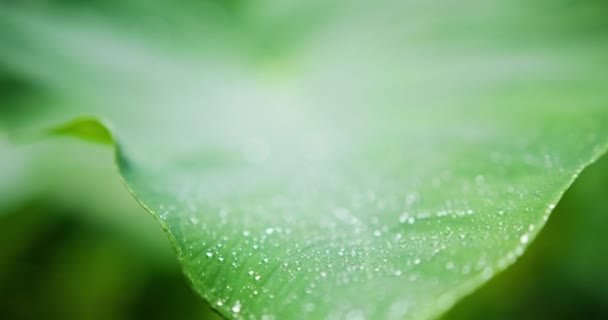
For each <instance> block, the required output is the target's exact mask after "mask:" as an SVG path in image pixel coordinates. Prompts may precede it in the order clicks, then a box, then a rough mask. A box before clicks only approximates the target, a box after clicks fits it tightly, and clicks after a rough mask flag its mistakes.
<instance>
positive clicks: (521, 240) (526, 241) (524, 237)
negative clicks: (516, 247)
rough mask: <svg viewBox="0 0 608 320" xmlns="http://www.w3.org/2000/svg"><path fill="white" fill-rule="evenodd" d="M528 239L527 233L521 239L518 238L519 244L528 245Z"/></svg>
mask: <svg viewBox="0 0 608 320" xmlns="http://www.w3.org/2000/svg"><path fill="white" fill-rule="evenodd" d="M528 240H530V239H529V237H528V234H527V233H524V234H523V235H522V236H521V238H519V242H521V244H526V243H528Z"/></svg>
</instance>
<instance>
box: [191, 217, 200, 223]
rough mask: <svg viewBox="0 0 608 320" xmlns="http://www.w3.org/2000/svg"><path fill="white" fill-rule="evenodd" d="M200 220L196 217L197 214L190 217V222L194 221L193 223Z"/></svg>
mask: <svg viewBox="0 0 608 320" xmlns="http://www.w3.org/2000/svg"><path fill="white" fill-rule="evenodd" d="M198 221H199V220H198V218H197V217H195V216H191V217H190V222H192V224H198Z"/></svg>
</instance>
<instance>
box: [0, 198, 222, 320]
mask: <svg viewBox="0 0 608 320" xmlns="http://www.w3.org/2000/svg"><path fill="white" fill-rule="evenodd" d="M69 210H70V209H66V208H64V207H62V206H60V205H56V204H54V203H53V202H52V201H50V200H40V199H32V200H31V201H29V202H28V203H27V204H25V205H24V206H22V207H20V208H17V209H15V210H14V212H5V213H4V214H3V216H2V219H1V220H0V221H1V223H0V261H1V263H0V318H1V319H6V320H12V319H15V320H27V319H49V320H52V319H66V320H70V319H74V320H76V319H92V320H94V319H97V320H106V319H107V320H110V319H111V320H120V319H151V320H154V319H158V320H160V319H218V316H217V315H216V314H215V313H214V312H213V311H211V309H209V308H208V306H207V305H206V304H205V303H204V301H203V300H201V299H200V298H199V297H198V296H197V295H196V294H195V293H194V292H193V291H192V290H191V289H190V288H189V287H188V284H187V282H186V281H185V279H184V277H183V275H182V273H181V270H180V268H179V265H178V263H177V261H175V263H173V264H171V265H169V266H167V265H159V264H157V263H152V262H151V261H149V259H148V258H147V257H146V255H145V254H142V253H141V252H140V251H139V250H138V247H137V246H134V245H132V244H131V243H130V242H128V241H125V240H124V237H122V236H121V235H117V234H115V233H112V232H111V230H107V229H105V228H104V227H100V226H99V225H95V224H92V223H90V221H86V220H85V219H79V218H77V217H78V213H70V212H66V211H69ZM81 214H82V213H81Z"/></svg>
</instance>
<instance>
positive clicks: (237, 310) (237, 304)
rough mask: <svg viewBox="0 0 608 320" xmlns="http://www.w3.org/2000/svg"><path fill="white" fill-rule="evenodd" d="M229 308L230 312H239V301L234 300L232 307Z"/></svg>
mask: <svg viewBox="0 0 608 320" xmlns="http://www.w3.org/2000/svg"><path fill="white" fill-rule="evenodd" d="M230 310H232V312H234V313H239V312H241V303H240V302H239V301H237V302H235V303H234V305H233V306H232V308H230Z"/></svg>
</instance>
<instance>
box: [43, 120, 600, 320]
mask: <svg viewBox="0 0 608 320" xmlns="http://www.w3.org/2000/svg"><path fill="white" fill-rule="evenodd" d="M49 136H69V137H75V138H78V139H82V140H85V141H89V142H94V143H100V144H104V145H109V146H111V147H112V148H113V153H114V165H116V168H117V170H118V173H119V176H120V179H121V181H122V183H123V185H124V186H125V187H126V189H127V190H128V191H129V193H130V194H131V195H132V196H133V198H134V199H135V201H137V203H139V204H140V205H141V206H142V207H143V208H144V209H145V210H146V211H148V212H149V213H150V214H151V215H152V217H153V218H154V219H155V220H156V221H157V222H158V223H159V224H160V226H161V227H162V229H163V230H164V231H165V233H166V234H167V237H168V238H169V242H170V243H171V246H172V247H173V249H174V250H175V252H176V254H177V259H178V261H179V263H180V264H181V265H183V263H182V262H183V260H184V252H182V250H181V249H180V246H179V245H178V243H177V240H176V239H175V237H174V236H173V234H172V233H171V231H170V230H169V227H168V226H167V224H166V223H165V222H164V221H163V220H162V219H160V218H159V215H158V213H156V212H155V211H154V210H153V209H152V208H150V207H149V206H148V205H147V204H146V203H145V202H144V201H143V200H142V199H141V198H140V197H139V196H138V194H137V192H136V191H135V190H134V188H133V187H132V186H131V185H130V184H129V181H127V178H126V177H127V176H128V174H127V173H126V172H127V171H128V170H130V168H133V163H131V160H130V159H129V158H128V157H127V155H126V153H125V151H124V150H123V148H122V146H121V144H120V141H119V139H118V138H117V136H116V132H115V131H113V129H112V127H111V125H110V123H109V122H108V121H106V120H104V119H101V118H98V117H94V116H91V117H81V118H76V119H73V120H71V121H67V122H65V123H64V124H61V125H58V126H56V127H52V128H50V129H48V130H45V131H43V132H42V134H41V135H38V137H49ZM607 153H608V143H606V144H605V145H603V146H601V147H600V148H596V149H595V150H594V154H592V155H591V157H590V159H589V160H587V161H586V162H584V163H583V165H582V166H581V167H579V168H577V170H576V172H573V174H572V175H570V176H571V178H570V180H569V181H567V182H566V183H565V184H564V185H563V186H562V187H561V188H560V190H559V192H558V193H557V196H556V197H555V199H553V202H552V203H557V202H558V201H559V200H560V199H561V198H562V196H563V195H564V193H565V192H566V191H567V190H568V189H569V188H570V186H571V185H572V184H573V183H574V181H575V180H576V179H577V177H578V176H579V175H580V173H581V172H582V171H583V170H584V169H585V168H587V167H588V166H590V165H591V164H593V163H595V162H596V161H598V160H599V159H600V158H601V157H602V156H603V155H605V154H607ZM544 223H546V222H543V226H544ZM536 235H538V233H536ZM536 235H534V236H533V238H535V237H536ZM531 240H533V239H531ZM531 242H532V241H530V242H529V243H528V245H529V244H530V243H531ZM511 264H512V263H511ZM511 264H508V265H506V266H504V267H502V268H501V267H497V269H496V272H495V273H494V275H493V276H496V274H498V273H499V272H502V271H504V270H505V269H507V268H508V267H509V266H510V265H511ZM182 271H183V272H184V274H185V275H186V277H187V279H188V281H189V284H190V286H191V287H192V288H193V289H194V291H195V292H196V293H197V294H198V295H200V296H201V297H202V298H203V299H204V300H205V301H207V302H209V297H206V296H205V294H204V293H203V292H201V291H200V290H198V289H197V288H196V287H195V286H194V285H193V284H194V283H195V281H194V279H193V278H194V275H192V274H191V273H190V272H189V270H187V269H186V268H182ZM488 280H489V279H485V280H482V279H480V278H476V279H474V280H472V281H468V282H463V283H462V284H461V285H460V286H459V287H458V288H454V289H453V296H455V297H457V299H454V303H452V304H450V305H445V304H441V305H439V304H437V305H436V306H434V307H433V310H427V312H425V313H424V314H425V315H428V316H430V318H437V317H439V316H441V315H442V314H443V313H445V312H446V311H448V310H449V309H450V308H451V307H453V305H454V304H456V303H457V302H458V301H459V300H461V299H462V298H464V297H465V296H467V295H469V294H471V293H472V292H473V291H475V290H476V289H477V288H479V287H481V286H482V285H483V284H484V283H486V282H487V281H488ZM213 310H215V311H216V312H217V313H218V314H220V315H221V316H223V317H226V318H230V315H228V314H222V313H221V311H220V310H217V309H215V308H213Z"/></svg>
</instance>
